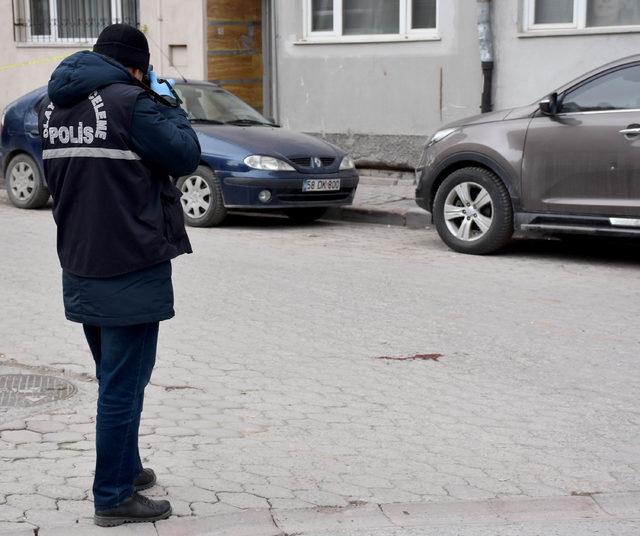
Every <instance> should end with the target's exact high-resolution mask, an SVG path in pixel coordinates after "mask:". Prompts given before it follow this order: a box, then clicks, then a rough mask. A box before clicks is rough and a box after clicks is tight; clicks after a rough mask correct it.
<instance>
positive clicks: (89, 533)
mask: <svg viewBox="0 0 640 536" xmlns="http://www.w3.org/2000/svg"><path fill="white" fill-rule="evenodd" d="M629 519H634V520H636V519H640V491H636V492H626V493H608V494H597V495H586V496H569V497H567V496H562V497H546V498H539V499H524V498H518V499H490V500H485V501H451V502H421V503H392V504H383V505H377V504H362V505H359V504H354V505H350V506H346V507H316V508H304V509H293V510H267V509H249V510H243V511H241V512H238V513H232V514H222V515H216V516H210V517H200V518H173V519H169V520H166V521H159V522H157V523H155V525H151V524H139V525H125V526H121V527H116V528H110V529H103V528H100V527H96V526H94V525H76V526H73V527H67V526H65V527H57V528H51V529H47V528H44V529H41V530H40V531H39V532H38V533H37V534H38V536H96V535H105V534H108V535H110V536H223V535H226V536H285V535H287V534H304V533H308V532H314V531H337V530H348V529H351V530H357V529H385V528H386V529H393V528H398V527H400V528H412V527H413V528H415V527H425V528H427V527H437V526H459V525H482V524H488V523H492V524H504V525H509V524H517V523H526V522H540V521H544V522H547V523H548V522H567V521H580V520H595V521H615V520H629ZM9 534H11V535H13V536H33V535H34V530H33V529H21V530H20V531H15V530H14V531H12V532H10V533H7V532H0V536H8V535H9Z"/></svg>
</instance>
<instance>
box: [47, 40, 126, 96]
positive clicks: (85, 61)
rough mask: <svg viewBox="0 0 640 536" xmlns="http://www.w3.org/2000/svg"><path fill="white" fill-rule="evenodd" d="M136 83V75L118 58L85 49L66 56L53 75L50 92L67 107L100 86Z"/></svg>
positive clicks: (50, 81)
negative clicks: (121, 63)
mask: <svg viewBox="0 0 640 536" xmlns="http://www.w3.org/2000/svg"><path fill="white" fill-rule="evenodd" d="M117 83H124V84H133V83H134V78H133V76H132V75H131V73H129V71H127V69H126V68H125V67H123V66H122V65H120V64H119V63H118V62H117V61H115V60H112V59H111V58H108V57H107V56H103V55H102V54H97V53H96V52H91V51H88V50H83V51H81V52H76V53H75V54H72V55H71V56H69V57H68V58H65V59H64V60H63V61H62V63H60V65H58V67H56V69H55V71H53V74H52V75H51V79H50V80H49V86H48V92H49V98H50V99H51V102H53V103H54V104H55V105H56V106H61V107H63V108H68V107H69V106H73V105H74V104H76V103H78V102H80V101H81V100H82V99H85V98H87V96H88V95H89V94H90V93H92V92H93V91H95V90H96V89H100V88H101V87H105V86H109V85H111V84H117Z"/></svg>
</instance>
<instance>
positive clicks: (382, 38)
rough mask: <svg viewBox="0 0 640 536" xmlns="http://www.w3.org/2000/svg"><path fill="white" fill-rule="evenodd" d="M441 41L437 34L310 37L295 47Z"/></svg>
mask: <svg viewBox="0 0 640 536" xmlns="http://www.w3.org/2000/svg"><path fill="white" fill-rule="evenodd" d="M420 41H440V36H439V35H437V34H429V35H358V36H352V37H309V38H306V39H300V40H298V41H295V42H294V43H293V44H294V45H353V44H371V43H415V42H420Z"/></svg>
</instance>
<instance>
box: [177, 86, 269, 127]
mask: <svg viewBox="0 0 640 536" xmlns="http://www.w3.org/2000/svg"><path fill="white" fill-rule="evenodd" d="M175 90H176V93H177V94H178V95H179V97H180V98H181V99H182V108H184V110H185V111H186V112H187V115H188V117H189V119H191V120H192V121H203V122H211V123H229V122H231V123H233V122H234V121H248V122H256V123H265V124H267V123H269V122H268V121H267V120H266V119H265V118H264V117H263V116H262V115H260V114H259V113H258V112H257V111H256V110H254V109H253V108H251V106H249V105H248V104H247V103H245V102H243V101H242V100H240V99H239V98H238V97H236V96H235V95H232V94H231V93H229V92H227V91H225V90H223V89H220V88H219V87H216V86H210V85H206V84H176V86H175Z"/></svg>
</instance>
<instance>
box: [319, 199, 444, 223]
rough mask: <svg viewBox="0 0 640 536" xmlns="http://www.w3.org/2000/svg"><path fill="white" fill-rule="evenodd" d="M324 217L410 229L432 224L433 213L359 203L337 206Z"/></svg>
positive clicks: (417, 208) (416, 208)
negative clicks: (374, 206)
mask: <svg viewBox="0 0 640 536" xmlns="http://www.w3.org/2000/svg"><path fill="white" fill-rule="evenodd" d="M324 219H326V220H338V221H351V222H356V223H378V224H381V225H397V226H400V227H408V228H409V229H424V228H425V227H429V226H430V225H431V215H430V214H429V213H428V212H427V211H426V210H423V209H421V208H419V207H415V208H409V209H404V208H396V209H391V208H389V209H385V208H377V207H376V208H373V207H368V206H357V205H356V206H344V207H335V208H330V209H329V210H328V211H327V214H326V215H325V216H324Z"/></svg>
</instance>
